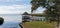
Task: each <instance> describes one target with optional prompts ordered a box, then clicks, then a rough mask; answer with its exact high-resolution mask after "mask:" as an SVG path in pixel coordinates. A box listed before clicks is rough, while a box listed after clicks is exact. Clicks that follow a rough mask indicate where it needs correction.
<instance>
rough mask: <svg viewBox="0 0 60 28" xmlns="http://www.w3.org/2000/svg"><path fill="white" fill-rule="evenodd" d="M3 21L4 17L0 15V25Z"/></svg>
mask: <svg viewBox="0 0 60 28" xmlns="http://www.w3.org/2000/svg"><path fill="white" fill-rule="evenodd" d="M3 22H4V19H3V18H2V17H0V25H2V24H3Z"/></svg>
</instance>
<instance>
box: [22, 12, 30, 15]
mask: <svg viewBox="0 0 60 28" xmlns="http://www.w3.org/2000/svg"><path fill="white" fill-rule="evenodd" d="M22 15H30V14H28V13H27V12H24V13H23V14H22Z"/></svg>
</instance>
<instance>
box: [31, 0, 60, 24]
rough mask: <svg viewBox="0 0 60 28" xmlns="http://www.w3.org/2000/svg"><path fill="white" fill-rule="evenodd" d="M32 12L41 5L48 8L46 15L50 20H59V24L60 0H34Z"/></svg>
mask: <svg viewBox="0 0 60 28" xmlns="http://www.w3.org/2000/svg"><path fill="white" fill-rule="evenodd" d="M31 5H32V7H31V9H32V10H31V12H33V11H34V10H36V9H37V8H39V7H43V8H46V10H45V11H44V12H45V17H46V18H47V19H50V20H57V22H58V25H59V20H60V19H59V18H60V0H32V1H31Z"/></svg>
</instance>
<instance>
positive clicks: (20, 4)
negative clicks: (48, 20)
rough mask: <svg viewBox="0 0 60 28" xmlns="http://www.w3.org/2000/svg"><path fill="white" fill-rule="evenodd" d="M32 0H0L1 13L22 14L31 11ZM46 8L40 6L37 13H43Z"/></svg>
mask: <svg viewBox="0 0 60 28" xmlns="http://www.w3.org/2000/svg"><path fill="white" fill-rule="evenodd" d="M30 1H31V0H0V14H22V13H24V12H25V11H26V12H28V13H30V12H31V4H30ZM43 11H44V8H41V7H40V8H38V9H37V11H36V12H37V13H42V12H43Z"/></svg>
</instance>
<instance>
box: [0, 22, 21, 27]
mask: <svg viewBox="0 0 60 28" xmlns="http://www.w3.org/2000/svg"><path fill="white" fill-rule="evenodd" d="M0 28H20V26H19V23H17V22H4V23H3V25H1V26H0Z"/></svg>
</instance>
